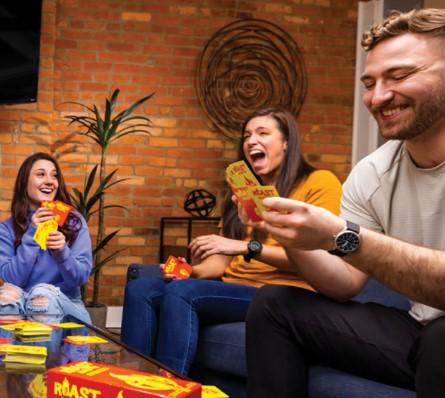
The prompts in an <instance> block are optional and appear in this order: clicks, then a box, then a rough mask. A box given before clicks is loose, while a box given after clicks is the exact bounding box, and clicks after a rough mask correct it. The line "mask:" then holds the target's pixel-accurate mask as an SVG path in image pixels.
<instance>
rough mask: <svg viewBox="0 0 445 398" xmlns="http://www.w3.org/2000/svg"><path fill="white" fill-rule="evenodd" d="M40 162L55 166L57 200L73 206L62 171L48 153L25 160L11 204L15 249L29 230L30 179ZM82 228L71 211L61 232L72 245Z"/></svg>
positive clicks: (78, 219)
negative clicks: (33, 167)
mask: <svg viewBox="0 0 445 398" xmlns="http://www.w3.org/2000/svg"><path fill="white" fill-rule="evenodd" d="M38 160H48V161H50V162H51V163H53V164H54V167H55V168H56V171H57V180H58V182H59V188H58V189H57V194H56V197H55V200H60V201H62V202H64V203H66V204H67V205H70V206H72V202H71V198H70V195H69V193H68V190H67V188H66V185H65V180H64V178H63V175H62V171H61V170H60V167H59V165H58V163H57V161H56V160H55V159H54V158H53V157H52V156H50V155H48V154H47V153H43V152H38V153H35V154H34V155H31V156H29V157H28V158H26V159H25V161H24V162H23V163H22V165H21V166H20V168H19V172H18V174H17V178H16V180H15V186H14V194H13V197H12V202H11V215H12V225H13V227H14V232H15V247H16V248H17V246H19V245H20V243H21V241H22V236H23V234H24V233H25V231H26V229H27V228H28V221H29V220H28V214H29V210H30V208H31V200H30V198H29V196H28V189H27V187H28V179H29V175H30V173H31V169H32V166H33V165H34V163H35V162H37V161H38ZM80 226H81V221H80V218H79V216H78V215H77V214H75V213H74V212H73V211H70V214H69V215H68V219H67V221H66V222H65V224H64V225H63V226H62V227H59V229H60V230H61V232H62V233H63V234H64V235H65V237H66V240H67V242H68V244H70V245H72V244H73V243H74V241H75V240H76V237H77V233H78V232H79V229H80Z"/></svg>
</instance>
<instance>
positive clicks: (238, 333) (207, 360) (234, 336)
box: [195, 322, 247, 377]
mask: <svg viewBox="0 0 445 398" xmlns="http://www.w3.org/2000/svg"><path fill="white" fill-rule="evenodd" d="M245 326H246V325H245V323H244V322H231V323H221V324H217V325H210V326H206V327H203V328H201V329H200V331H199V333H200V335H199V343H198V351H197V355H196V358H195V363H196V364H197V365H198V366H201V367H205V368H209V369H213V370H218V371H219V372H225V373H229V374H232V375H237V376H244V377H245V376H246V374H247V371H246V353H245V338H246V331H245Z"/></svg>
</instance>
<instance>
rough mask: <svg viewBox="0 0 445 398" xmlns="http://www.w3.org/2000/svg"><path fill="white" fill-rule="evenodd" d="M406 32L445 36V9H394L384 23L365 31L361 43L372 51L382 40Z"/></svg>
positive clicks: (365, 48) (367, 49)
mask: <svg viewBox="0 0 445 398" xmlns="http://www.w3.org/2000/svg"><path fill="white" fill-rule="evenodd" d="M404 33H421V34H428V35H430V36H434V37H437V36H442V37H445V9H441V8H440V9H439V8H422V9H419V10H411V11H409V12H405V13H402V12H400V11H394V12H392V13H391V14H390V15H389V16H388V17H387V18H386V19H385V20H384V21H383V22H382V23H380V24H376V25H374V26H372V27H371V29H369V30H368V31H366V32H365V33H363V36H362V43H361V44H362V47H363V49H364V50H365V51H370V50H372V49H373V48H374V47H375V46H376V45H377V44H378V43H379V42H381V41H382V40H385V39H388V38H390V37H394V36H400V35H402V34H404Z"/></svg>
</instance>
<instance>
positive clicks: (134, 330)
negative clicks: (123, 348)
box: [121, 277, 168, 355]
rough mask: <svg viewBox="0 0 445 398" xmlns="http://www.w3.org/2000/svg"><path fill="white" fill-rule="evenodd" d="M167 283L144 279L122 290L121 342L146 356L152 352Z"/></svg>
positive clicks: (159, 278) (165, 281) (157, 278)
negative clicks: (161, 301)
mask: <svg viewBox="0 0 445 398" xmlns="http://www.w3.org/2000/svg"><path fill="white" fill-rule="evenodd" d="M167 283H168V281H167V280H165V279H163V278H162V277H146V278H138V279H135V280H133V281H131V282H129V283H128V284H127V286H126V288H125V297H124V308H125V311H124V313H123V314H122V331H121V339H122V341H123V342H124V343H125V344H128V345H129V346H130V347H133V348H134V349H136V350H138V351H140V352H142V353H144V354H147V355H152V354H153V353H154V347H155V345H156V332H157V316H158V312H159V302H160V300H161V297H162V296H163V295H164V291H165V286H166V284H167Z"/></svg>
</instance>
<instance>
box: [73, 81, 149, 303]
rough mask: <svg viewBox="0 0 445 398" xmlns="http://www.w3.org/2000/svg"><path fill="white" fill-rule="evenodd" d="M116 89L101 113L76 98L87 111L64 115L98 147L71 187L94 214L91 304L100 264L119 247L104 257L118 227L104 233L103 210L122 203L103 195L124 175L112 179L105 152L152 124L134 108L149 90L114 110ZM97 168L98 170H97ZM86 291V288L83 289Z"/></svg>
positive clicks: (79, 205)
mask: <svg viewBox="0 0 445 398" xmlns="http://www.w3.org/2000/svg"><path fill="white" fill-rule="evenodd" d="M119 92H120V91H119V89H116V90H115V91H114V92H113V93H112V94H111V96H110V97H109V98H106V100H105V109H104V111H103V115H102V114H101V112H100V111H99V109H98V107H97V106H96V105H93V106H87V105H84V104H82V103H79V102H69V103H71V104H75V105H79V106H80V107H81V108H83V109H84V110H86V111H87V114H86V115H78V114H72V115H67V116H66V118H68V119H69V120H70V122H69V125H71V124H78V125H80V126H81V128H82V129H81V130H80V131H78V132H76V134H79V135H84V136H86V137H88V138H90V139H91V140H93V141H94V142H95V144H97V145H98V146H99V148H100V162H99V163H98V164H96V165H95V166H94V167H93V169H92V170H91V171H90V173H89V174H88V176H87V177H86V178H85V182H84V185H83V188H82V189H81V190H79V189H77V188H75V189H73V194H72V199H73V202H74V205H75V207H76V209H77V210H78V211H79V212H80V213H81V214H82V215H83V216H84V217H85V219H86V221H87V222H88V221H90V219H91V217H92V216H93V215H95V216H97V235H96V241H95V243H93V268H92V272H91V275H92V277H93V294H92V299H91V301H90V302H88V303H87V304H88V306H90V307H93V308H94V307H101V306H103V305H101V304H99V287H100V276H101V269H102V267H103V266H104V265H105V264H107V263H108V262H109V261H111V260H112V259H114V258H115V257H116V256H117V255H118V254H119V253H120V252H121V251H122V250H124V249H120V250H117V251H114V252H113V253H111V254H109V255H107V256H106V257H104V252H103V251H104V249H105V247H106V246H107V244H108V243H109V242H110V241H111V240H112V239H113V238H114V237H115V236H116V234H117V233H118V232H119V230H115V231H113V232H111V233H109V234H106V233H105V210H106V209H109V208H112V207H120V208H124V207H123V206H120V205H116V204H106V201H105V197H106V192H107V191H108V189H109V188H110V187H112V186H114V185H116V184H119V183H120V182H122V181H124V180H126V179H115V177H116V173H117V169H115V170H113V171H111V172H110V173H108V174H107V173H106V170H105V169H106V166H107V153H108V150H109V148H110V146H111V145H112V144H113V143H115V142H117V141H119V140H120V139H121V138H122V137H125V136H127V135H130V134H136V133H143V134H150V132H149V131H148V129H149V128H150V127H151V125H152V124H151V121H150V119H149V118H148V117H146V116H142V115H134V114H133V113H134V111H135V110H136V108H138V107H139V106H140V105H142V104H143V103H144V102H146V101H147V100H149V99H150V98H152V97H153V95H154V93H151V94H149V95H147V96H145V97H143V98H141V99H139V100H138V101H136V102H135V103H133V104H132V105H130V106H129V107H128V108H126V109H124V110H122V111H120V112H117V111H116V105H117V100H118V97H119ZM98 171H99V172H98ZM83 292H84V294H85V289H84V290H83Z"/></svg>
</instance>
